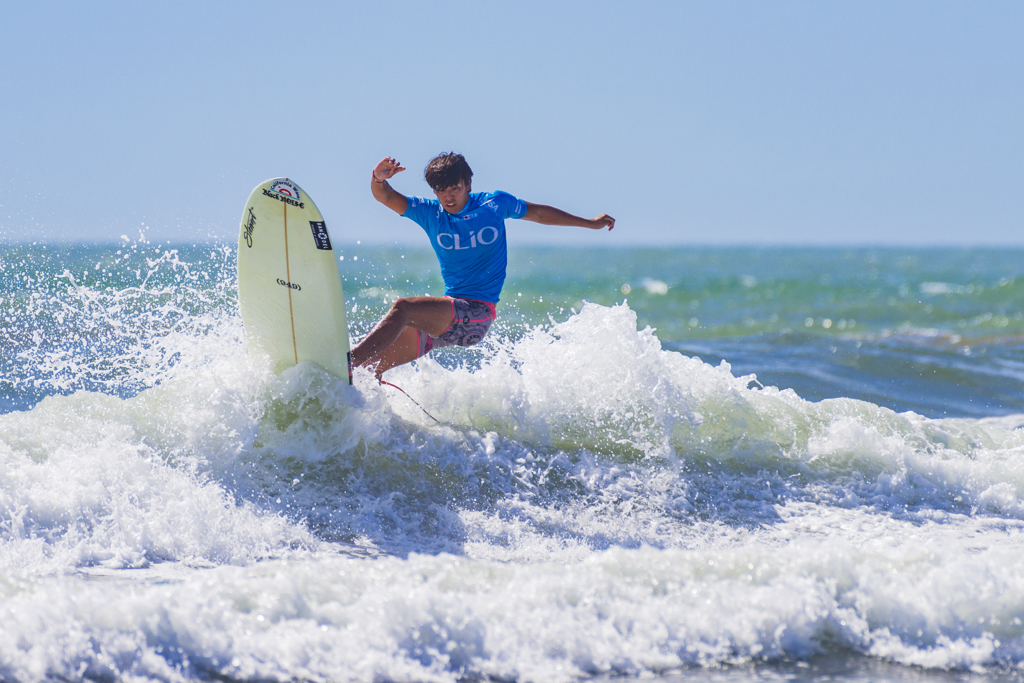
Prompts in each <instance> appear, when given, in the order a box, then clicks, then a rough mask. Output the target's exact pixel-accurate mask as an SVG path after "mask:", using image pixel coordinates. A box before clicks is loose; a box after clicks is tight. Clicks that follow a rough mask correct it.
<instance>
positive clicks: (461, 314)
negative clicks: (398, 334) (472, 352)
mask: <svg viewBox="0 0 1024 683" xmlns="http://www.w3.org/2000/svg"><path fill="white" fill-rule="evenodd" d="M496 317H497V313H496V311H495V309H494V304H492V303H491V302H489V301H477V300H476V299H455V298H452V324H451V325H449V326H448V329H447V330H445V331H444V334H442V335H441V336H439V337H431V336H430V335H429V334H427V333H426V332H424V331H423V330H416V338H417V340H419V354H418V355H417V356H416V357H417V358H419V357H420V356H425V355H427V354H428V353H430V352H431V351H433V350H434V349H443V348H444V347H446V346H472V345H473V344H476V343H477V342H479V341H480V340H481V339H483V338H484V335H486V334H487V330H489V329H491V323H493V322H494V319H495V318H496Z"/></svg>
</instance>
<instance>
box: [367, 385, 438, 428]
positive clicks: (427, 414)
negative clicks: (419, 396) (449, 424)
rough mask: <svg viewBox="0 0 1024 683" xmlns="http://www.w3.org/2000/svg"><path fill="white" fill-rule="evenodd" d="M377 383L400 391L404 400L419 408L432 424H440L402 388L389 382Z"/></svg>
mask: <svg viewBox="0 0 1024 683" xmlns="http://www.w3.org/2000/svg"><path fill="white" fill-rule="evenodd" d="M378 381H379V382H380V383H381V384H386V385H388V386H389V387H394V388H395V389H398V390H399V391H401V392H402V393H403V394H405V396H406V398H408V399H409V400H410V401H412V402H413V403H415V404H416V407H417V408H419V409H420V410H422V411H423V413H424V414H425V415H426V416H427V417H429V418H430V419H431V420H433V421H434V422H436V423H437V424H441V421H440V420H438V419H437V418H436V417H434V416H433V415H431V414H430V413H428V412H427V409H426V408H424V407H423V406H421V405H420V404H419V401H417V400H416V399H414V398H413V397H412V396H409V394H407V393H406V391H405V389H403V388H402V387H400V386H398V385H397V384H392V383H391V382H385V381H384V380H378Z"/></svg>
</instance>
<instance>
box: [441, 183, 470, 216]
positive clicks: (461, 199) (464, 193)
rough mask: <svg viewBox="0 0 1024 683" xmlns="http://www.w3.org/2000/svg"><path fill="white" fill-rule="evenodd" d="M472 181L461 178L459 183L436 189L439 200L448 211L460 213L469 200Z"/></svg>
mask: <svg viewBox="0 0 1024 683" xmlns="http://www.w3.org/2000/svg"><path fill="white" fill-rule="evenodd" d="M469 190H470V183H467V182H466V181H464V180H460V181H459V184H458V185H453V186H452V187H446V188H444V189H443V190H434V194H435V195H437V200H438V201H439V202H441V206H443V207H444V210H445V211H447V212H448V213H458V212H459V211H462V209H463V207H465V206H466V202H468V201H469Z"/></svg>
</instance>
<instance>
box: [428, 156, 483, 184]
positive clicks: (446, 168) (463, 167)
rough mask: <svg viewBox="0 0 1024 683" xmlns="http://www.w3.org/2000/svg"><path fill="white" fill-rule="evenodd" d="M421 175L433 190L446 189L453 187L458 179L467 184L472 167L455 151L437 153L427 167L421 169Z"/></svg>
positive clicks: (470, 178) (457, 182) (471, 174)
mask: <svg viewBox="0 0 1024 683" xmlns="http://www.w3.org/2000/svg"><path fill="white" fill-rule="evenodd" d="M423 177H424V178H426V180H427V185H430V187H431V188H433V189H434V190H435V191H438V192H439V191H441V190H447V189H448V188H449V187H455V186H456V185H458V184H459V181H460V180H462V181H465V183H466V185H469V183H470V181H471V180H472V179H473V169H471V168H470V167H469V164H467V163H466V157H464V156H462V155H461V154H456V153H455V152H448V153H447V154H438V155H437V156H436V157H434V158H433V159H431V160H430V163H429V164H427V167H426V168H425V169H423Z"/></svg>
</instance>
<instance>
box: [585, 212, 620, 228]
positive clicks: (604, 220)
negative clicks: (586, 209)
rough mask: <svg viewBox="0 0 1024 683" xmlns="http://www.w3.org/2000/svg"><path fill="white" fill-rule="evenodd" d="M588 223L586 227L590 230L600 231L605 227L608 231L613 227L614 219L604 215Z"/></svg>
mask: <svg viewBox="0 0 1024 683" xmlns="http://www.w3.org/2000/svg"><path fill="white" fill-rule="evenodd" d="M589 222H590V225H588V226H586V227H588V228H590V229H591V230H600V229H601V228H603V227H604V226H606V225H607V226H608V230H611V229H613V228H614V227H615V219H614V218H612V217H611V216H609V215H608V214H606V213H603V214H601V215H600V216H598V217H597V218H591V219H590V221H589Z"/></svg>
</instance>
